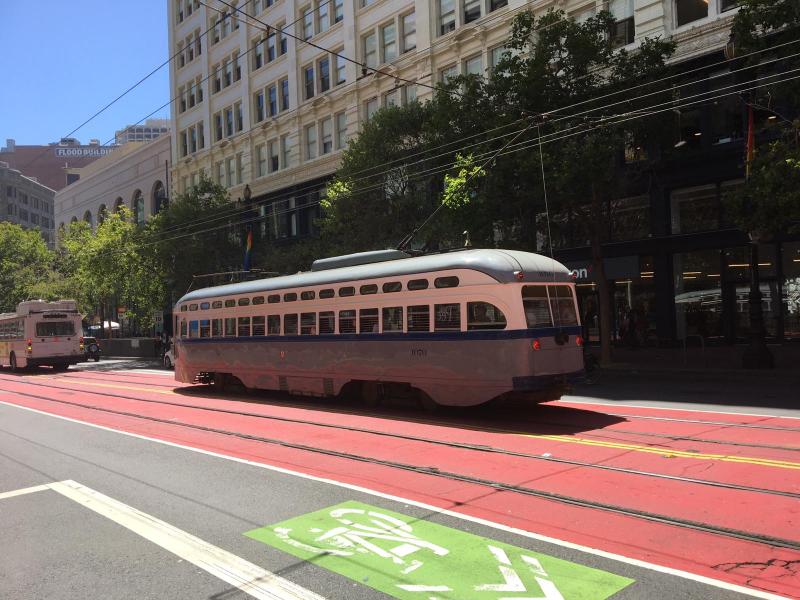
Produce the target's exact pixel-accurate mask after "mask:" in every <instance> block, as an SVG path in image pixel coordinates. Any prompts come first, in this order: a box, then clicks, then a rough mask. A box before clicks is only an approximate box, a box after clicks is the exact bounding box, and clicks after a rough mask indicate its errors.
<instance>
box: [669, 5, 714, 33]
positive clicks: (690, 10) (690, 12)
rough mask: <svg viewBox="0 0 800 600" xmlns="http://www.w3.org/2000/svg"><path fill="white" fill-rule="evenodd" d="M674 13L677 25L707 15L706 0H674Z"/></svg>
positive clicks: (697, 19) (703, 17)
mask: <svg viewBox="0 0 800 600" xmlns="http://www.w3.org/2000/svg"><path fill="white" fill-rule="evenodd" d="M675 14H676V16H677V21H678V27H680V26H681V25H686V24H687V23H691V22H692V21H699V20H700V19H705V18H706V17H707V16H708V2H707V1H705V0H675Z"/></svg>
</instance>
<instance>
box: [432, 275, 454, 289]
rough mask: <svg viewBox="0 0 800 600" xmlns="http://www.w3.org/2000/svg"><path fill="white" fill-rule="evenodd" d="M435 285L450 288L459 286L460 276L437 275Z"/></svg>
mask: <svg viewBox="0 0 800 600" xmlns="http://www.w3.org/2000/svg"><path fill="white" fill-rule="evenodd" d="M433 285H434V286H436V287H437V288H450V287H458V277H455V276H452V277H437V278H436V279H435V280H434V282H433Z"/></svg>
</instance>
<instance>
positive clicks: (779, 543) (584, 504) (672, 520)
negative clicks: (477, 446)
mask: <svg viewBox="0 0 800 600" xmlns="http://www.w3.org/2000/svg"><path fill="white" fill-rule="evenodd" d="M14 393H16V394H19V395H21V396H25V397H29V398H35V399H38V400H45V401H48V402H54V403H58V404H65V405H70V406H75V407H79V408H84V409H90V410H96V411H100V412H105V413H109V414H115V415H120V416H125V417H132V418H136V419H141V420H145V421H151V422H155V423H163V424H167V425H172V426H179V427H185V428H188V429H195V430H198V431H205V432H208V433H215V434H219V435H226V436H230V437H236V438H241V439H246V440H250V441H256V442H261V443H266V444H273V445H277V446H281V447H285V448H291V449H295V450H302V451H305V452H312V453H315V454H322V455H325V456H332V457H335V458H344V459H348V460H354V461H357V462H362V463H367V464H373V465H380V466H386V467H390V468H395V469H400V470H404V471H410V472H414V473H418V474H422V475H429V476H433V477H441V478H444V479H450V480H454V481H461V482H463V483H470V484H473V485H480V486H484V487H490V488H493V489H495V490H501V491H507V492H512V493H519V494H523V495H527V496H533V497H536V498H540V499H544V500H550V501H555V502H560V503H562V504H568V505H571V506H578V507H581V508H589V509H595V510H602V511H605V512H610V513H614V514H619V515H623V516H628V517H633V518H638V519H642V520H646V521H650V522H655V523H660V524H663V525H669V526H673V527H682V528H684V529H691V530H694V531H700V532H704V533H709V534H712V535H718V536H724V537H728V538H735V539H740V540H743V541H747V542H751V543H757V544H766V545H769V546H773V547H777V548H786V549H790V550H795V551H800V542H798V541H794V540H790V539H784V538H778V537H774V536H770V535H764V534H758V533H751V532H748V531H744V530H739V529H733V528H729V527H719V526H715V525H711V524H707V523H701V522H698V521H693V520H689V519H680V518H676V517H670V516H668V515H662V514H658V513H653V512H649V511H643V510H639V509H633V508H625V507H622V506H617V505H614V504H607V503H603V502H595V501H592V500H584V499H581V498H576V497H573V496H567V495H564V494H558V493H554V492H547V491H544V490H537V489H534V488H529V487H524V486H521V485H515V484H509V483H503V482H500V481H492V480H489V479H484V478H480V477H473V476H470V475H463V474H459V473H453V472H450V471H442V470H440V469H437V468H435V467H423V466H418V465H411V464H407V463H400V462H395V461H389V460H385V459H378V458H373V457H369V456H362V455H359V454H353V453H350V452H342V451H338V450H327V449H324V448H315V447H313V446H308V445H305V444H298V443H294V442H287V441H285V440H279V439H276V438H267V437H263V436H256V435H251V434H246V433H241V432H236V431H228V430H225V429H218V428H215V427H206V426H203V425H194V424H192V423H184V422H181V421H175V420H171V419H162V418H159V417H149V416H144V415H140V414H137V413H131V412H127V411H120V410H114V409H110V408H104V407H100V406H91V405H86V404H82V403H79V402H70V401H67V400H56V399H53V398H48V397H47V396H41V395H38V394H28V393H25V392H14ZM110 395H111V394H110ZM154 402H158V401H154Z"/></svg>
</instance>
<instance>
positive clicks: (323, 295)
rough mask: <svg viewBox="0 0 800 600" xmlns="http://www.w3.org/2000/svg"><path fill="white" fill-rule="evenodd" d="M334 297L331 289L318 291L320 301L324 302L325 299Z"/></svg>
mask: <svg viewBox="0 0 800 600" xmlns="http://www.w3.org/2000/svg"><path fill="white" fill-rule="evenodd" d="M335 295H336V292H334V291H333V290H332V289H331V288H328V289H326V290H320V291H319V298H320V300H324V299H325V298H333V297H334V296H335Z"/></svg>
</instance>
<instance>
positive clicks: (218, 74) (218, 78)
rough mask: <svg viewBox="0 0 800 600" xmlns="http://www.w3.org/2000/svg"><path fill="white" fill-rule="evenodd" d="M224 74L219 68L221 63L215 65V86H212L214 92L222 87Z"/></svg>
mask: <svg viewBox="0 0 800 600" xmlns="http://www.w3.org/2000/svg"><path fill="white" fill-rule="evenodd" d="M221 77H222V75H221V72H220V69H219V65H214V87H213V88H212V90H213V93H215V94H216V93H217V92H218V91H220V90H221V89H222V79H221Z"/></svg>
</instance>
